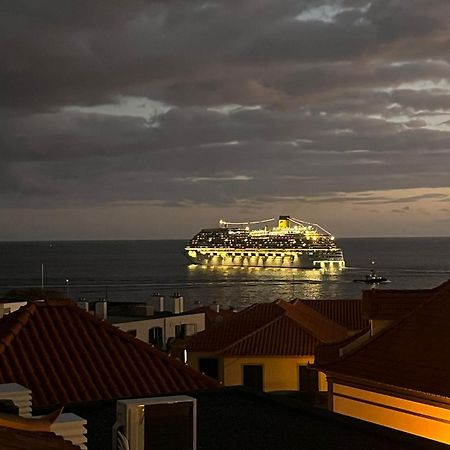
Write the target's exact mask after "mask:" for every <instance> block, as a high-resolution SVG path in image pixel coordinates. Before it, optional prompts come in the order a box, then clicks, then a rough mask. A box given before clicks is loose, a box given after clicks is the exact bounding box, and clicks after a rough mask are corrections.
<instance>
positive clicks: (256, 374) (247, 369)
mask: <svg viewBox="0 0 450 450" xmlns="http://www.w3.org/2000/svg"><path fill="white" fill-rule="evenodd" d="M242 367H243V379H244V380H243V381H244V383H243V384H244V386H247V387H251V388H255V389H260V390H263V387H264V385H263V366H261V365H256V364H251V365H244V366H242Z"/></svg>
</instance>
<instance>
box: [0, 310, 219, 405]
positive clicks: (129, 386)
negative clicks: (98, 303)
mask: <svg viewBox="0 0 450 450" xmlns="http://www.w3.org/2000/svg"><path fill="white" fill-rule="evenodd" d="M10 382H15V383H19V384H22V385H23V386H26V387H28V388H29V389H31V391H32V393H33V405H34V406H49V405H65V404H70V403H76V402H86V401H92V400H107V399H112V398H120V397H132V396H146V395H151V394H160V393H172V392H181V391H189V390H198V389H206V388H210V387H215V386H217V384H216V382H215V381H214V380H212V379H210V378H208V377H206V376H204V375H201V374H200V373H198V372H196V371H194V370H193V369H191V368H189V367H187V366H186V365H184V364H183V363H181V362H180V361H178V360H177V359H175V358H171V357H169V356H167V355H166V354H164V353H163V352H161V351H159V350H158V349H156V348H154V347H153V346H151V345H150V344H146V343H145V342H142V341H139V340H138V339H135V338H133V337H132V336H130V335H129V334H127V333H125V332H123V331H121V330H119V329H118V328H116V327H114V326H112V325H111V324H109V323H107V322H104V321H101V320H99V319H97V318H95V317H93V316H92V315H91V314H89V313H87V312H85V311H83V310H81V309H80V308H78V307H77V306H75V305H74V304H72V303H71V302H70V301H46V302H36V303H29V304H27V305H26V306H24V307H22V308H20V309H19V310H18V311H16V312H14V313H11V314H9V315H8V316H6V317H4V318H3V319H1V320H0V383H10Z"/></svg>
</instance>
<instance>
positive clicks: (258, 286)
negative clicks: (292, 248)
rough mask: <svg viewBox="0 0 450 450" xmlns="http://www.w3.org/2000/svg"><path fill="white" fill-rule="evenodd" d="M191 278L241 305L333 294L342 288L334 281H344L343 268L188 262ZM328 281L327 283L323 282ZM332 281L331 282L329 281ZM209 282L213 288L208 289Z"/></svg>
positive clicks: (214, 296) (226, 302)
mask: <svg viewBox="0 0 450 450" xmlns="http://www.w3.org/2000/svg"><path fill="white" fill-rule="evenodd" d="M187 270H188V274H187V275H188V279H189V281H190V282H191V283H192V284H193V285H194V284H195V286H196V287H198V286H199V284H202V285H203V286H204V288H203V294H204V295H206V296H207V297H210V296H211V297H210V298H211V299H212V300H213V301H217V302H219V303H221V304H223V305H229V306H233V307H236V308H242V307H244V306H247V305H248V304H249V303H257V302H267V301H272V300H275V299H277V298H283V299H285V300H291V299H293V298H324V297H325V296H327V295H328V296H331V297H334V296H335V295H336V293H337V292H338V291H339V290H338V289H336V288H335V287H334V288H333V284H335V283H338V282H340V281H341V280H342V277H343V271H340V270H333V271H330V270H325V269H295V268H294V269H293V268H285V267H268V268H262V267H230V266H197V265H194V264H192V265H189V266H188V267H187ZM324 282H327V283H324ZM330 283H331V284H330ZM208 284H211V287H210V288H209V289H208Z"/></svg>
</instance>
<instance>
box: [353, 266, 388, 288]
mask: <svg viewBox="0 0 450 450" xmlns="http://www.w3.org/2000/svg"><path fill="white" fill-rule="evenodd" d="M353 281H354V282H356V283H367V284H379V283H390V282H391V280H388V279H387V278H386V277H382V276H381V275H377V274H376V272H375V270H373V269H371V270H370V272H369V273H368V274H367V275H366V276H365V277H364V278H362V279H359V280H353Z"/></svg>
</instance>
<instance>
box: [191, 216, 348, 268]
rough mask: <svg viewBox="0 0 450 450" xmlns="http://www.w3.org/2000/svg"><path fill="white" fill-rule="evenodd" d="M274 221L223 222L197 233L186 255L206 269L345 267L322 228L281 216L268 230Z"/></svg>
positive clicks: (333, 242) (332, 241) (340, 253)
mask: <svg viewBox="0 0 450 450" xmlns="http://www.w3.org/2000/svg"><path fill="white" fill-rule="evenodd" d="M273 221H275V219H267V220H261V221H257V222H240V223H236V222H225V221H223V220H220V221H219V227H218V228H207V229H203V230H201V231H200V232H199V233H197V234H196V235H195V236H194V237H193V238H192V239H191V240H190V241H189V242H188V244H187V245H186V247H185V249H184V250H185V255H186V256H187V258H188V259H189V260H190V261H191V263H193V264H201V265H207V266H231V267H243V266H247V267H290V268H300V269H316V268H317V269H343V268H344V267H345V260H344V255H343V253H342V250H341V249H340V248H339V247H338V246H337V245H336V242H335V240H334V237H333V236H332V235H331V234H330V233H329V232H328V231H327V230H325V229H324V228H322V227H321V226H320V225H317V224H314V223H310V222H305V221H303V220H299V219H294V218H292V217H290V216H280V217H279V220H278V226H275V227H268V226H267V223H268V222H273ZM261 224H265V225H264V226H262V225H261ZM258 225H259V228H258V227H257V226H258Z"/></svg>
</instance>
